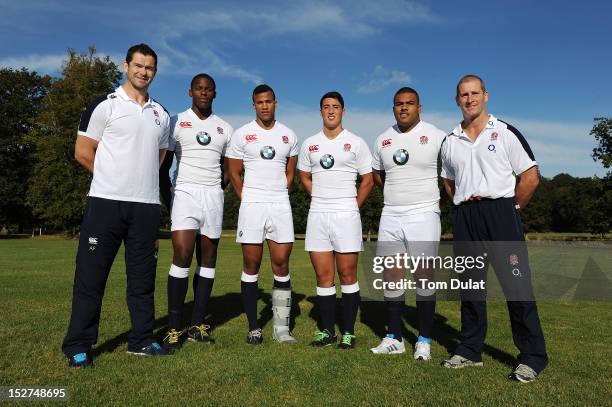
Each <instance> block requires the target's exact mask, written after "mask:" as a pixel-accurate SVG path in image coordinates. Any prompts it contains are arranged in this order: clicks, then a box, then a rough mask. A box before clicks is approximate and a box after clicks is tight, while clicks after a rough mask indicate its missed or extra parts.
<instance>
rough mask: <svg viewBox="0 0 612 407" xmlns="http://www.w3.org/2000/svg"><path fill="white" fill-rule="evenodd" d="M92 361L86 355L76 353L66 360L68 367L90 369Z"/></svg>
mask: <svg viewBox="0 0 612 407" xmlns="http://www.w3.org/2000/svg"><path fill="white" fill-rule="evenodd" d="M92 366H93V361H92V360H91V358H90V357H89V355H88V354H87V353H77V354H76V355H73V356H72V357H71V358H69V359H68V367H92Z"/></svg>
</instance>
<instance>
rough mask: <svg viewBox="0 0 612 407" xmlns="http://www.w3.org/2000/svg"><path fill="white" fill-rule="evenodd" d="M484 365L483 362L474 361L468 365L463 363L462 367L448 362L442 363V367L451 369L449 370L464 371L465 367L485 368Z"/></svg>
mask: <svg viewBox="0 0 612 407" xmlns="http://www.w3.org/2000/svg"><path fill="white" fill-rule="evenodd" d="M483 365H484V364H483V363H482V362H473V361H471V360H470V361H468V363H462V364H460V365H455V364H450V363H447V362H446V361H444V362H443V363H442V366H444V367H446V368H449V369H463V368H464V367H472V366H475V367H477V366H483Z"/></svg>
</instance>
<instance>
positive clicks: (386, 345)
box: [370, 335, 406, 354]
mask: <svg viewBox="0 0 612 407" xmlns="http://www.w3.org/2000/svg"><path fill="white" fill-rule="evenodd" d="M370 350H371V351H372V353H386V354H395V353H404V352H406V347H405V346H404V341H398V340H397V339H395V338H394V337H393V336H389V335H387V336H385V337H384V338H383V339H382V342H381V343H380V345H378V346H377V347H375V348H370Z"/></svg>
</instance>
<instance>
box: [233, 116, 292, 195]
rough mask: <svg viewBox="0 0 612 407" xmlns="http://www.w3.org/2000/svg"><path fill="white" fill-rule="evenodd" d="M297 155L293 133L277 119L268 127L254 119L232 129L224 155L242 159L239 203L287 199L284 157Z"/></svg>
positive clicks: (285, 161)
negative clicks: (262, 126) (242, 167)
mask: <svg viewBox="0 0 612 407" xmlns="http://www.w3.org/2000/svg"><path fill="white" fill-rule="evenodd" d="M297 154H298V148H297V137H296V135H295V133H294V132H293V130H291V129H290V128H288V127H287V126H285V125H284V124H282V123H280V122H279V121H278V120H277V121H275V123H274V127H272V128H271V129H270V130H266V129H263V128H261V127H260V126H259V125H258V124H257V122H256V121H255V120H253V121H252V122H249V123H247V124H245V125H244V126H242V127H241V128H239V129H238V130H236V131H235V132H234V134H233V135H232V139H231V141H230V144H229V148H228V149H227V153H226V156H227V157H229V158H235V159H239V160H242V161H243V162H244V184H243V187H242V202H289V194H288V192H287V175H286V172H285V171H286V165H287V158H289V157H293V156H296V155H297Z"/></svg>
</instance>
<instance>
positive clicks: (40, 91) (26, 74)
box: [0, 68, 51, 230]
mask: <svg viewBox="0 0 612 407" xmlns="http://www.w3.org/2000/svg"><path fill="white" fill-rule="evenodd" d="M50 85H51V78H50V77H49V76H40V75H38V74H37V73H36V72H30V71H28V70H27V69H26V68H22V69H21V70H13V69H8V68H3V69H0V117H2V120H1V121H0V226H8V225H15V224H16V225H17V226H18V229H19V230H20V229H21V228H22V227H23V226H24V223H27V222H29V221H30V220H31V217H32V215H31V212H30V210H29V208H28V207H27V206H26V204H25V199H26V187H27V182H26V180H27V179H28V178H29V176H30V171H31V168H32V161H31V157H30V153H31V151H32V146H31V145H30V144H28V143H26V142H24V140H23V136H24V135H25V134H26V133H27V132H28V131H30V130H31V129H32V123H33V122H32V119H33V118H34V117H35V116H36V115H38V114H39V112H40V108H41V101H42V99H43V98H44V96H45V95H46V94H47V91H48V89H49V86H50Z"/></svg>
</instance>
